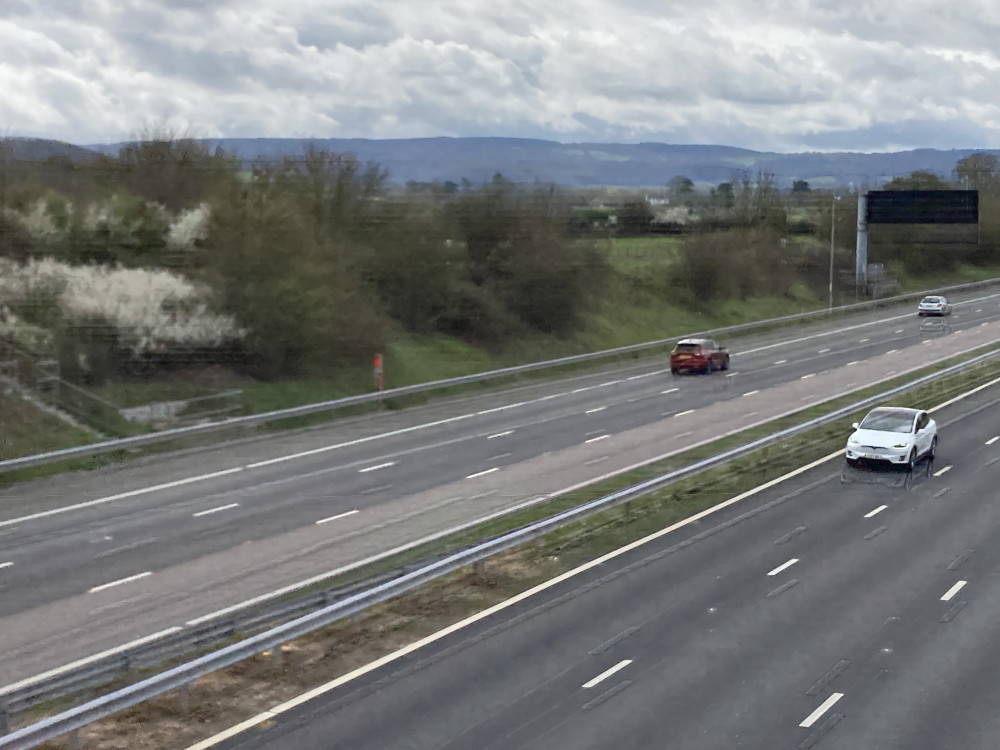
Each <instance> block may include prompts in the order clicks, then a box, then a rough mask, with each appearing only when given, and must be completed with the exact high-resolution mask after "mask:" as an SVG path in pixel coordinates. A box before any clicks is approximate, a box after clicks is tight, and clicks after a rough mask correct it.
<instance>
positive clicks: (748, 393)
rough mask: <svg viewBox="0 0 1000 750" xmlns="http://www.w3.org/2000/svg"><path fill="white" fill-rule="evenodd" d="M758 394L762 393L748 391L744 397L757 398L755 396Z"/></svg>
mask: <svg viewBox="0 0 1000 750" xmlns="http://www.w3.org/2000/svg"><path fill="white" fill-rule="evenodd" d="M758 393H760V391H747V392H746V393H744V394H743V395H744V396H755V395H757V394H758Z"/></svg>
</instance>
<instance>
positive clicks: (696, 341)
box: [677, 339, 708, 345]
mask: <svg viewBox="0 0 1000 750" xmlns="http://www.w3.org/2000/svg"><path fill="white" fill-rule="evenodd" d="M706 341H708V339H681V340H680V341H678V342H677V343H678V345H680V344H704V343H705V342H706Z"/></svg>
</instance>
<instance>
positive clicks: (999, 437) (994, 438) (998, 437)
mask: <svg viewBox="0 0 1000 750" xmlns="http://www.w3.org/2000/svg"><path fill="white" fill-rule="evenodd" d="M997 440H1000V435H996V436H994V437H991V438H990V439H989V440H987V441H986V444H987V445H993V443H995V442H996V441H997Z"/></svg>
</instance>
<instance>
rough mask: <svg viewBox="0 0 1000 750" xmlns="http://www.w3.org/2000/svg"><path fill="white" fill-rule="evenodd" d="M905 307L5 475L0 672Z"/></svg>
mask: <svg viewBox="0 0 1000 750" xmlns="http://www.w3.org/2000/svg"><path fill="white" fill-rule="evenodd" d="M956 302H957V303H958V304H956V314H955V315H954V316H953V319H952V321H951V323H952V325H953V326H954V328H955V329H956V330H958V331H960V330H972V329H974V328H976V327H978V326H980V325H981V324H982V323H984V322H987V321H992V320H996V319H998V318H1000V297H998V296H996V295H993V294H991V293H989V292H983V293H980V294H969V295H966V298H965V299H961V298H958V299H957V300H956ZM911 308H912V306H906V307H904V308H899V309H893V310H888V311H882V312H879V313H866V314H865V315H860V316H854V317H851V318H838V319H836V320H835V321H832V322H826V323H820V324H815V325H812V326H809V327H806V328H793V329H789V330H788V331H785V332H781V333H773V334H769V335H768V336H763V337H756V338H754V339H747V340H745V341H741V342H737V343H734V344H731V347H730V348H731V350H732V354H733V360H732V370H731V372H730V373H716V374H714V375H711V376H703V377H699V376H695V377H679V378H672V377H671V376H670V374H669V372H668V368H667V366H666V362H665V361H662V360H653V361H645V362H642V363H639V364H635V363H633V364H631V365H617V366H615V367H613V368H603V369H602V370H600V371H598V372H594V373H589V374H586V375H576V376H573V377H570V378H566V379H562V380H559V381H556V382H550V383H541V384H534V385H530V386H522V387H518V388H515V389H509V390H506V391H504V392H502V393H495V394H486V395H481V396H476V397H472V398H469V397H466V398H461V399H450V400H447V401H442V402H439V403H435V404H432V405H430V406H427V407H422V408H418V409H411V410H406V411H404V412H400V413H394V414H387V415H378V416H373V417H367V418H364V419H354V420H346V421H344V422H343V423H337V424H335V425H333V426H331V427H328V428H324V429H322V430H311V431H304V432H299V433H295V434H291V435H277V436H275V437H274V438H273V439H270V440H266V441H265V440H257V441H252V442H244V443H239V444H234V445H222V446H219V447H217V448H215V449H212V450H205V451H196V452H189V453H187V454H184V455H180V456H167V457H162V458H158V459H156V460H152V461H148V462H146V463H145V464H144V465H142V466H137V467H131V468H128V469H125V470H118V471H105V472H95V473H92V474H78V475H67V476H62V477H55V478H52V479H48V480H44V481H40V482H36V483H31V484H22V485H17V486H14V487H12V488H9V489H8V490H6V491H4V492H3V493H0V645H2V648H0V685H3V684H9V683H11V682H14V681H16V680H20V679H24V678H27V677H29V676H31V675H33V674H37V673H38V672H41V671H43V670H45V669H50V668H53V667H57V666H60V665H62V664H65V663H67V662H68V661H71V660H72V659H75V658H80V657H83V656H87V655H90V654H93V653H95V652H97V651H100V650H102V649H105V648H112V647H114V646H118V645H120V644H122V643H125V642H127V641H129V640H131V639H135V638H140V637H144V636H148V635H149V634H150V633H153V632H156V631H157V630H158V629H159V628H161V627H170V626H176V625H177V622H176V616H177V615H178V614H180V616H181V617H196V616H198V615H204V614H206V613H210V612H212V611H214V610H217V609H218V608H220V607H225V606H229V605H232V604H234V603H237V602H239V601H242V600H243V598H245V597H246V596H250V595H256V594H259V593H261V592H262V591H269V590H273V589H274V588H277V587H279V586H281V585H286V584H289V583H292V582H294V581H297V580H301V579H303V578H306V577H308V576H310V575H315V574H316V573H317V572H320V571H322V570H325V568H323V567H322V559H320V560H319V561H318V562H317V561H316V560H315V559H314V560H311V561H310V562H309V563H308V564H307V563H305V562H302V563H301V564H289V565H287V566H286V567H284V568H282V569H281V570H280V571H279V570H275V571H274V572H273V575H272V576H271V577H270V578H268V579H266V580H265V579H264V578H261V580H260V581H258V582H257V583H258V584H259V586H258V588H257V589H254V588H252V587H248V586H249V584H248V582H247V581H245V580H242V581H241V580H239V575H238V573H239V572H240V571H242V570H247V569H249V568H250V561H251V560H252V561H253V564H254V565H257V566H259V565H261V562H262V560H263V561H264V562H267V560H268V559H269V558H268V557H267V554H268V553H267V547H265V546H263V545H262V544H261V543H262V542H265V541H267V540H273V539H277V538H281V537H283V535H284V536H287V535H289V534H292V533H294V532H297V531H298V530H301V529H306V528H308V529H311V530H312V533H313V534H314V536H315V535H317V534H327V535H328V539H332V540H334V541H338V540H339V538H340V537H338V536H337V535H338V534H353V533H355V529H356V530H357V533H361V532H362V531H364V529H365V528H366V527H370V526H372V525H373V524H374V525H376V526H378V525H379V524H382V523H385V524H389V523H390V521H391V520H392V519H391V518H387V516H389V515H392V516H395V517H396V520H397V524H396V525H397V526H403V527H405V528H411V527H412V528H413V529H416V528H417V526H418V523H417V518H416V516H417V515H422V514H421V513H420V509H419V508H417V510H414V511H413V513H414V516H415V517H414V519H412V520H411V519H409V518H408V517H407V516H406V515H405V514H404V515H402V516H400V515H399V514H400V510H399V508H400V507H401V506H400V503H401V499H403V498H408V497H411V496H416V495H418V494H419V493H421V492H427V491H430V490H432V489H434V488H437V487H443V486H448V487H451V486H453V485H455V484H456V483H459V484H461V483H462V482H465V481H473V480H476V479H477V478H478V477H487V478H489V475H491V474H492V473H494V472H500V471H505V470H507V469H509V468H511V467H517V466H522V465H525V464H526V463H528V462H530V461H537V460H538V459H539V457H543V456H546V455H549V454H553V453H556V452H559V451H561V450H565V449H568V448H570V447H571V446H577V445H580V444H587V443H589V442H591V441H599V440H602V439H604V437H605V436H611V435H614V434H616V433H624V432H627V431H629V430H635V429H636V428H640V427H643V426H647V427H651V428H653V429H658V428H657V425H659V424H661V423H663V422H664V420H666V419H669V418H671V417H673V416H682V415H684V414H688V413H691V412H692V411H698V410H701V409H704V408H705V407H707V406H709V405H712V404H718V403H720V402H731V401H735V400H736V399H743V398H745V395H746V394H752V393H754V392H758V391H760V390H763V389H766V388H770V387H774V386H776V385H781V384H784V383H793V382H798V381H803V380H805V379H808V378H810V377H814V376H816V375H817V374H821V373H823V372H826V371H830V370H833V369H835V368H838V367H842V366H844V365H849V364H852V363H856V364H857V365H858V368H859V370H860V369H862V365H863V363H864V362H866V361H867V360H868V359H869V358H871V357H874V356H883V357H884V356H885V355H889V356H890V357H891V354H892V352H894V351H898V350H902V349H904V348H906V347H910V346H913V345H914V344H916V343H917V342H919V341H921V340H922V339H924V340H926V336H924V335H922V334H921V332H920V330H919V329H920V321H919V320H918V319H917V317H916V315H915V314H914V313H913V312H912V309H911ZM727 343H728V342H727ZM933 348H934V347H933V345H932V346H931V347H929V350H933ZM831 395H832V394H831ZM749 413H752V412H749ZM709 427H712V428H713V429H715V428H717V429H718V432H720V433H721V432H723V431H725V430H726V429H731V428H732V425H728V424H719V425H709ZM666 429H671V430H676V429H677V428H675V427H673V426H672V425H671V426H670V427H668V428H666ZM676 434H678V435H681V436H683V435H684V434H685V433H684V432H678V433H676ZM581 468H582V467H581ZM458 499H459V500H461V501H463V502H464V504H465V505H467V506H469V507H467V508H466V509H465V511H464V512H465V513H466V514H469V513H472V514H473V515H475V513H477V512H478V510H477V509H478V507H479V506H478V505H475V504H474V503H475V502H483V501H479V500H478V499H477V495H476V493H475V491H474V490H471V489H470V491H469V492H468V496H467V497H465V496H462V497H459V498H458ZM503 499H504V498H502V497H501V498H500V500H501V501H502V500H503ZM494 502H495V501H494ZM501 505H502V502H501ZM498 507H499V506H498ZM380 514H381V515H380ZM405 528H404V530H405ZM398 530H399V529H397V531H398ZM413 533H414V534H415V533H416V532H415V531H414V532H413ZM316 544H317V545H318V544H320V542H316ZM374 551H376V550H375V549H369V550H368V552H369V553H371V552H374ZM359 554H360V553H359ZM261 555H263V557H261ZM317 565H319V567H318V568H317ZM226 566H229V567H230V568H233V569H234V570H235V571H236V572H235V573H234V574H233V575H232V576H231V578H230V579H229V585H222V584H221V583H219V581H217V580H213V581H212V583H211V586H206V587H203V588H201V589H199V586H198V583H199V578H200V575H199V573H198V571H199V570H203V571H204V570H217V569H220V568H224V567H226ZM165 570H173V579H172V580H171V579H170V577H169V576H167V575H163V574H160V573H159V571H165ZM154 574H155V575H154ZM255 585H256V584H255ZM158 587H159V590H158ZM261 587H263V588H261ZM29 615H31V616H29ZM40 623H41V625H40Z"/></svg>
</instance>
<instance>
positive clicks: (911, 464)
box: [906, 448, 917, 472]
mask: <svg viewBox="0 0 1000 750" xmlns="http://www.w3.org/2000/svg"><path fill="white" fill-rule="evenodd" d="M916 467H917V449H916V448H913V449H912V450H911V451H910V459H909V461H907V462H906V470H907V471H908V472H912V471H913V470H914V469H915V468H916Z"/></svg>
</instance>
